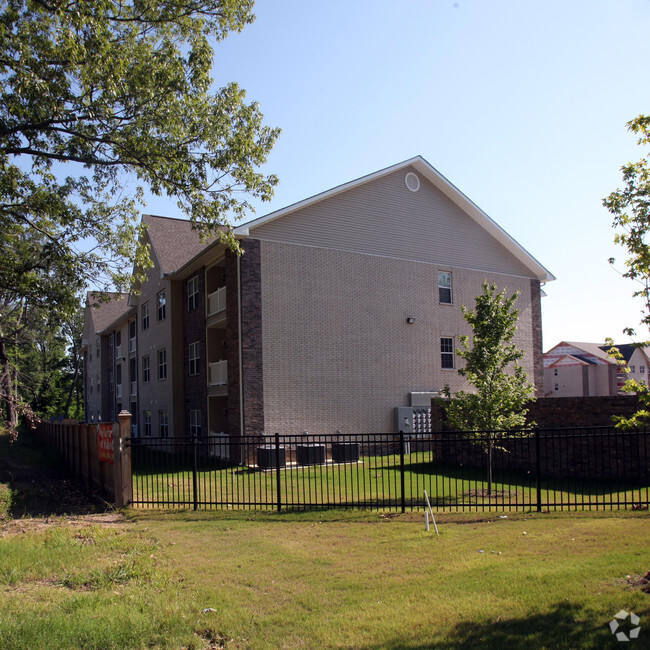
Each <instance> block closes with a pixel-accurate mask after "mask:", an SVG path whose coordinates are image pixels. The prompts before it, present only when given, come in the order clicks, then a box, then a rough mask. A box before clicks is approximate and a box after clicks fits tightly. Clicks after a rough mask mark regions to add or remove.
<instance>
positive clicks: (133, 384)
mask: <svg viewBox="0 0 650 650" xmlns="http://www.w3.org/2000/svg"><path fill="white" fill-rule="evenodd" d="M137 393H138V382H137V381H132V382H131V395H137Z"/></svg>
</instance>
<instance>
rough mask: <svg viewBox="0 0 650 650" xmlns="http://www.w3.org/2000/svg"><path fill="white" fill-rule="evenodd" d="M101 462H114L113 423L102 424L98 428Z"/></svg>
mask: <svg viewBox="0 0 650 650" xmlns="http://www.w3.org/2000/svg"><path fill="white" fill-rule="evenodd" d="M97 450H98V452H99V462H103V463H113V425H112V424H100V425H99V427H98V428H97Z"/></svg>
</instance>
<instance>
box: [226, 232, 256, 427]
mask: <svg viewBox="0 0 650 650" xmlns="http://www.w3.org/2000/svg"><path fill="white" fill-rule="evenodd" d="M243 249H244V254H243V255H242V256H241V258H240V270H241V294H240V295H241V311H242V332H241V339H242V340H241V343H242V363H241V366H242V374H243V378H242V386H243V399H244V414H243V416H244V417H243V421H244V422H243V424H244V430H243V432H242V431H241V417H240V415H241V414H240V377H239V368H240V359H239V301H238V291H239V288H238V280H237V256H236V255H235V254H233V253H230V252H229V253H227V255H226V315H227V319H228V320H227V326H226V335H227V338H228V357H227V358H228V386H229V390H228V429H229V432H230V434H231V435H236V434H240V433H243V435H259V434H260V433H262V432H263V431H264V393H263V379H262V282H261V264H260V259H261V253H260V242H259V241H257V240H255V239H247V240H246V242H244V244H243Z"/></svg>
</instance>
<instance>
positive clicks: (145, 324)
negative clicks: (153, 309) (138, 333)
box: [140, 300, 149, 330]
mask: <svg viewBox="0 0 650 650" xmlns="http://www.w3.org/2000/svg"><path fill="white" fill-rule="evenodd" d="M140 314H141V317H142V329H143V330H147V329H149V301H148V300H147V302H143V303H142V307H141V308H140Z"/></svg>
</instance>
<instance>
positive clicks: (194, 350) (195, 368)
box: [187, 341, 199, 375]
mask: <svg viewBox="0 0 650 650" xmlns="http://www.w3.org/2000/svg"><path fill="white" fill-rule="evenodd" d="M187 357H188V362H189V373H190V375H198V374H199V342H198V341H197V342H196V343H190V345H189V349H188V354H187Z"/></svg>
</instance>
